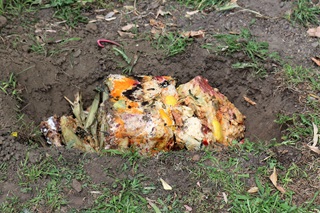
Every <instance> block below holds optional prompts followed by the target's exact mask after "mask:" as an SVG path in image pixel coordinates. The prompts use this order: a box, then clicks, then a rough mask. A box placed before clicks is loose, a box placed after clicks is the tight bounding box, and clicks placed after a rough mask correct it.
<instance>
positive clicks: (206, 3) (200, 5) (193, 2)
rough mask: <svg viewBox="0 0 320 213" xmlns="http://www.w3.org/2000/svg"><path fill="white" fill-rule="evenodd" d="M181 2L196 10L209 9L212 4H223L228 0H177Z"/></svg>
mask: <svg viewBox="0 0 320 213" xmlns="http://www.w3.org/2000/svg"><path fill="white" fill-rule="evenodd" d="M178 2H180V3H181V4H184V5H186V6H191V7H193V8H195V9H198V10H204V9H210V8H213V7H214V6H223V5H225V4H227V3H229V2H230V0H178Z"/></svg>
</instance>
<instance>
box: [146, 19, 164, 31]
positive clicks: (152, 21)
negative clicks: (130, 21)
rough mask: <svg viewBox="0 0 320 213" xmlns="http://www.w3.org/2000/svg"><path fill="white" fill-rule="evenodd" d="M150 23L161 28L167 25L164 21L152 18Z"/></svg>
mask: <svg viewBox="0 0 320 213" xmlns="http://www.w3.org/2000/svg"><path fill="white" fill-rule="evenodd" d="M149 23H150V26H152V27H157V28H160V29H163V28H164V27H165V24H164V23H162V22H161V21H157V20H155V19H150V21H149Z"/></svg>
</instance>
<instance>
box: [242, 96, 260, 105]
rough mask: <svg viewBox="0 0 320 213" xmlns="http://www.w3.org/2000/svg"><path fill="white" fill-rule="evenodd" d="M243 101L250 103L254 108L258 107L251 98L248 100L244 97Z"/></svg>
mask: <svg viewBox="0 0 320 213" xmlns="http://www.w3.org/2000/svg"><path fill="white" fill-rule="evenodd" d="M243 99H244V100H245V101H246V102H248V103H249V104H251V105H252V106H255V105H257V103H256V102H254V101H253V100H251V99H250V98H248V97H247V96H245V95H244V96H243Z"/></svg>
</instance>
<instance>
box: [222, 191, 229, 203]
mask: <svg viewBox="0 0 320 213" xmlns="http://www.w3.org/2000/svg"><path fill="white" fill-rule="evenodd" d="M222 196H223V200H224V202H226V203H228V197H227V194H226V193H224V192H222Z"/></svg>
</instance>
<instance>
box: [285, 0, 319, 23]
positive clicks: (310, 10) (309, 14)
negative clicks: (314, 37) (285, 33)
mask: <svg viewBox="0 0 320 213" xmlns="http://www.w3.org/2000/svg"><path fill="white" fill-rule="evenodd" d="M319 15H320V7H319V6H316V5H313V4H312V3H311V0H297V1H294V9H293V11H292V13H291V14H289V15H288V16H287V19H289V20H290V21H292V22H293V23H298V24H301V25H303V26H305V27H306V26H308V25H310V24H313V25H318V24H319Z"/></svg>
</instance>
